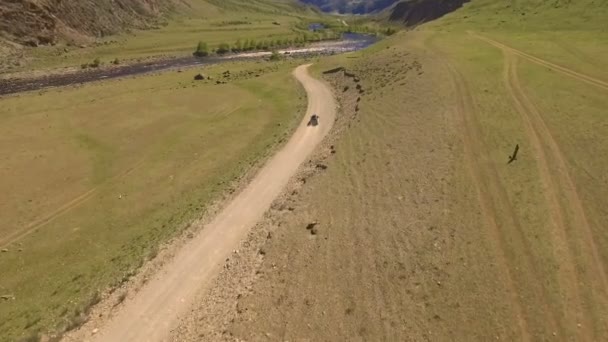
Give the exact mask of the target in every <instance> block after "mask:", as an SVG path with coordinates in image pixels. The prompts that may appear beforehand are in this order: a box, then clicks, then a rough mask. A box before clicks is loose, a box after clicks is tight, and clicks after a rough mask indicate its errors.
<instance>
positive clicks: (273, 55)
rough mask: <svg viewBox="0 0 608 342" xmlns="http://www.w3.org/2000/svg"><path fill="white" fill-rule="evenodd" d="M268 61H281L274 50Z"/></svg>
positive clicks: (279, 55) (278, 54)
mask: <svg viewBox="0 0 608 342" xmlns="http://www.w3.org/2000/svg"><path fill="white" fill-rule="evenodd" d="M270 60H271V61H279V60H281V54H280V53H279V52H278V51H276V50H274V51H272V54H271V55H270Z"/></svg>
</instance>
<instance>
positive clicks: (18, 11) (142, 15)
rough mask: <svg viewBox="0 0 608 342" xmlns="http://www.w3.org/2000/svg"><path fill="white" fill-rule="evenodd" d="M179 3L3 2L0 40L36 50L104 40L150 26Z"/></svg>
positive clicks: (165, 0)
mask: <svg viewBox="0 0 608 342" xmlns="http://www.w3.org/2000/svg"><path fill="white" fill-rule="evenodd" d="M178 3H181V0H2V1H0V39H2V40H4V41H5V44H7V43H8V44H10V43H17V44H21V45H27V46H37V45H49V44H54V43H56V42H57V41H58V40H59V39H62V38H66V39H67V40H70V39H76V40H78V39H79V38H80V39H82V38H86V37H103V36H106V35H109V34H114V33H117V32H120V31H122V30H124V29H126V28H144V27H148V26H150V25H153V23H154V19H155V18H158V16H159V15H161V14H163V13H166V12H168V11H169V10H170V9H171V8H173V7H175V5H176V4H178Z"/></svg>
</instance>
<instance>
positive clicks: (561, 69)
mask: <svg viewBox="0 0 608 342" xmlns="http://www.w3.org/2000/svg"><path fill="white" fill-rule="evenodd" d="M469 34H471V35H472V36H473V37H476V38H478V39H481V40H483V41H485V42H486V43H488V44H490V45H493V46H495V47H497V48H499V49H501V50H506V51H509V52H511V53H514V54H516V55H518V56H520V57H523V58H526V59H528V60H529V61H531V62H534V63H536V64H539V65H542V66H545V67H547V68H549V69H552V70H555V71H558V72H560V73H562V74H564V75H567V76H570V77H572V78H575V79H577V80H579V81H583V82H585V83H588V84H591V85H593V86H596V87H598V88H602V89H604V90H608V82H606V81H603V80H600V79H597V78H594V77H591V76H588V75H585V74H582V73H580V72H577V71H574V70H572V69H568V68H566V67H564V66H561V65H557V64H555V63H551V62H549V61H547V60H544V59H542V58H539V57H536V56H532V55H530V54H528V53H525V52H523V51H520V50H517V49H515V48H512V47H510V46H507V45H505V44H503V43H500V42H497V41H495V40H493V39H490V38H488V37H485V36H482V35H480V34H477V33H474V32H469Z"/></svg>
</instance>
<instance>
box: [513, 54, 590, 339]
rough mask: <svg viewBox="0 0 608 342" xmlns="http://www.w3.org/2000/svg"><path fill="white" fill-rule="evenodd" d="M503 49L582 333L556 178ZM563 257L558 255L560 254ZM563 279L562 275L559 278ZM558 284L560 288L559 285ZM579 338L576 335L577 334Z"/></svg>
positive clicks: (577, 288) (570, 299)
mask: <svg viewBox="0 0 608 342" xmlns="http://www.w3.org/2000/svg"><path fill="white" fill-rule="evenodd" d="M503 52H504V73H503V79H504V83H505V87H506V89H507V90H508V92H509V94H510V95H511V97H512V99H513V102H514V104H515V108H516V110H517V112H518V113H519V114H520V116H521V119H522V121H523V123H524V127H525V130H526V135H527V136H528V140H529V141H530V143H531V145H532V147H533V149H534V152H535V155H536V157H537V162H536V164H537V167H538V172H539V175H540V181H541V184H542V188H543V195H544V197H545V200H546V202H547V204H548V206H549V211H550V215H549V217H550V221H551V223H552V226H553V227H556V228H557V229H554V230H553V233H555V234H552V235H556V236H554V238H555V239H556V240H557V241H555V242H554V243H556V245H557V247H558V249H557V250H555V253H554V257H555V258H556V259H557V260H560V261H562V262H560V266H561V267H560V269H561V268H562V267H563V268H564V272H558V278H559V275H561V274H563V275H565V278H566V279H567V280H565V281H564V283H566V284H571V285H572V293H570V294H568V297H569V298H566V300H565V302H568V303H570V302H575V303H577V311H578V312H579V313H581V314H582V315H583V317H579V318H577V320H576V321H584V322H585V325H584V326H585V330H584V332H585V333H588V331H587V329H588V328H589V327H591V324H589V322H590V321H589V319H588V317H585V315H584V310H582V309H581V307H582V306H584V304H583V302H582V301H581V295H580V291H579V286H578V281H577V268H576V266H575V263H574V261H573V259H574V258H573V254H572V248H571V247H570V244H571V243H572V239H570V238H569V236H568V233H567V225H568V224H567V222H566V219H565V218H564V215H563V212H564V210H563V208H562V207H561V205H560V201H559V194H558V192H557V188H558V187H559V186H558V185H556V181H555V180H554V179H553V173H552V172H551V168H550V166H549V163H548V158H547V155H546V153H545V149H544V148H543V146H544V145H545V144H543V141H544V140H545V139H542V138H543V137H542V135H543V132H542V131H540V130H539V127H538V122H536V120H534V119H535V117H536V115H534V113H533V112H534V108H530V107H529V103H528V101H526V99H525V93H524V92H523V90H522V89H521V87H520V84H519V80H518V76H517V69H516V67H517V66H516V56H514V55H513V54H512V53H510V52H509V51H507V50H503ZM561 255H563V256H564V257H563V258H561V257H560V256H561ZM562 279H564V278H562ZM560 288H562V289H563V288H564V287H563V286H560ZM579 338H580V336H579ZM583 340H592V339H591V338H590V337H589V336H584V338H583Z"/></svg>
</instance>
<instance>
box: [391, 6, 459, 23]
mask: <svg viewBox="0 0 608 342" xmlns="http://www.w3.org/2000/svg"><path fill="white" fill-rule="evenodd" d="M469 1H470V0H405V1H400V2H399V3H397V4H396V5H395V6H394V7H392V8H391V9H390V11H389V13H390V14H389V19H390V20H391V21H398V22H402V23H404V24H405V25H406V26H414V25H418V24H422V23H425V22H427V21H431V20H434V19H437V18H439V17H442V16H443V15H445V14H447V13H450V12H452V11H455V10H457V9H458V8H460V7H462V5H463V4H464V3H467V2H469Z"/></svg>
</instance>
